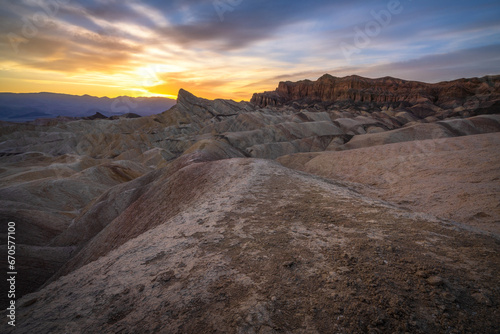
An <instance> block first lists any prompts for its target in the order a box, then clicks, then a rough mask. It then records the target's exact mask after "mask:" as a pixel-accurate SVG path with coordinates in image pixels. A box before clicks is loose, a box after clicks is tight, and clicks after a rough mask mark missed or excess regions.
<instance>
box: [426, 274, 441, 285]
mask: <svg viewBox="0 0 500 334" xmlns="http://www.w3.org/2000/svg"><path fill="white" fill-rule="evenodd" d="M427 283H429V284H430V285H433V286H438V285H441V284H443V279H442V278H441V277H439V276H431V277H429V278H428V279H427Z"/></svg>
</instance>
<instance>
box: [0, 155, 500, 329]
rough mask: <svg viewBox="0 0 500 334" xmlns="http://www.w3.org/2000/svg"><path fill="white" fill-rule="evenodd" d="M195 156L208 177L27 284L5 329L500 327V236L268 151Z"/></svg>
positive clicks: (197, 165) (196, 165) (201, 169)
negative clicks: (204, 159) (188, 200)
mask: <svg viewBox="0 0 500 334" xmlns="http://www.w3.org/2000/svg"><path fill="white" fill-rule="evenodd" d="M187 168H196V170H197V173H203V175H204V181H203V183H204V184H205V186H209V187H208V188H207V187H205V189H214V190H212V191H207V192H206V193H205V194H204V195H203V196H201V197H200V198H199V199H197V201H196V203H194V204H193V205H191V206H190V207H189V208H186V209H184V210H183V211H182V212H180V213H179V214H177V215H175V216H174V217H173V218H170V219H169V220H168V221H164V222H163V223H162V224H160V225H159V226H157V227H155V228H153V229H151V230H149V231H147V232H145V233H143V234H141V235H140V236H138V237H136V238H133V239H131V240H128V241H127V242H125V243H124V244H123V245H121V246H120V247H118V248H116V249H114V250H113V251H111V252H109V253H108V254H106V255H104V256H102V257H100V258H99V259H98V260H96V261H94V262H91V263H89V264H87V265H85V266H83V267H81V268H80V269H78V270H76V271H74V272H72V273H70V274H68V275H67V276H64V277H61V278H60V279H58V280H57V281H55V282H53V283H51V284H49V285H48V286H46V287H45V288H43V289H42V290H40V291H38V292H35V293H32V294H29V295H27V296H25V297H23V298H22V299H21V300H20V301H19V304H20V305H22V306H21V307H20V308H19V309H18V318H17V319H18V320H17V321H18V326H17V328H16V330H11V329H10V330H7V331H3V330H2V331H3V332H7V333H49V332H50V333H95V332H106V333H211V332H213V333H405V332H408V333H499V332H500V330H499V328H500V321H499V319H500V311H499V300H500V284H499V283H500V280H499V277H498V272H499V271H500V241H499V239H498V238H495V237H494V236H491V235H486V234H482V233H476V232H473V231H469V230H465V229H463V228H461V227H460V226H458V225H454V224H451V223H449V222H446V221H442V220H439V219H437V218H433V217H432V216H430V215H424V214H415V213H412V212H411V211H409V210H405V209H401V208H397V207H395V206H393V205H392V204H389V203H387V202H383V201H380V200H374V199H370V198H367V197H364V195H361V194H359V193H357V192H356V191H354V190H353V189H349V188H347V187H345V185H343V184H340V183H337V182H335V181H331V180H327V179H322V178H320V177H316V176H311V175H308V174H305V173H301V172H297V171H293V170H291V169H288V168H284V167H282V166H281V165H279V164H277V163H273V162H269V161H264V160H253V159H232V160H222V161H216V162H210V163H199V164H195V165H193V166H191V167H187ZM193 186H196V185H193ZM178 191H182V189H178ZM139 223H140V221H137V222H134V221H131V224H139Z"/></svg>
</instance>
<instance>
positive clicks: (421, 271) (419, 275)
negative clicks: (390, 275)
mask: <svg viewBox="0 0 500 334" xmlns="http://www.w3.org/2000/svg"><path fill="white" fill-rule="evenodd" d="M415 276H418V277H422V278H427V277H428V276H429V275H428V274H427V273H426V272H425V271H423V270H419V271H417V272H416V273H415Z"/></svg>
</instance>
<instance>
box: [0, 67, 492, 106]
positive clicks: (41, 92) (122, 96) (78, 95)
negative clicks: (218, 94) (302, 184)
mask: <svg viewBox="0 0 500 334" xmlns="http://www.w3.org/2000/svg"><path fill="white" fill-rule="evenodd" d="M325 75H331V76H333V77H336V76H335V75H332V74H330V73H324V74H323V75H321V76H319V77H318V78H315V79H298V80H297V81H306V80H309V81H313V82H314V81H317V80H319V79H320V78H321V77H322V76H325ZM351 76H358V77H361V78H365V79H369V80H378V79H383V78H393V79H398V80H404V81H415V82H422V83H425V84H439V83H444V82H453V81H457V80H462V79H474V78H478V79H481V78H484V77H495V76H500V74H486V75H484V76H481V77H469V78H466V77H461V78H456V79H451V80H444V81H436V82H426V81H419V80H407V79H404V78H397V77H393V76H383V77H375V78H370V77H364V76H359V75H356V74H352V75H346V76H342V77H337V78H340V79H344V78H348V77H351ZM297 81H295V82H297ZM280 82H288V81H279V82H277V83H276V87H277V86H278V84H279V83H280ZM180 90H186V89H184V88H182V87H181V88H179V91H180ZM274 90H276V88H275V89H273V90H271V91H274ZM186 91H188V90H186ZM188 92H189V93H192V92H190V91H188ZM265 92H268V91H262V92H253V93H251V94H255V93H265ZM0 94H54V95H68V96H76V97H92V98H98V99H103V98H107V99H111V100H113V99H119V98H161V99H169V100H175V101H177V98H178V95H175V96H173V97H165V96H130V95H119V96H113V97H109V96H97V95H90V94H68V93H58V92H47V91H40V92H25V93H16V92H2V91H0ZM193 95H195V96H196V97H200V98H204V97H203V96H197V95H196V94H193ZM213 99H222V100H232V99H229V98H213ZM250 100H251V99H250V98H249V99H248V100H240V101H246V102H249V101H250ZM234 101H236V102H238V100H234Z"/></svg>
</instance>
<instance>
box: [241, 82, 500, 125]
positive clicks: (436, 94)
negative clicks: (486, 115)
mask: <svg viewBox="0 0 500 334" xmlns="http://www.w3.org/2000/svg"><path fill="white" fill-rule="evenodd" d="M498 100H500V75H492V76H485V77H482V78H469V79H457V80H453V81H443V82H439V83H425V82H420V81H408V80H403V79H398V78H393V77H388V76H386V77H382V78H376V79H370V78H365V77H361V76H357V75H351V76H346V77H335V76H332V75H330V74H325V75H323V76H321V77H320V78H318V80H316V81H311V80H301V81H297V82H292V81H281V82H280V83H279V84H278V87H277V88H276V90H274V91H268V92H263V93H255V94H254V95H253V96H252V99H251V102H252V103H254V104H256V105H258V106H260V107H265V106H268V105H270V106H280V105H290V104H292V103H293V102H296V101H299V102H309V103H312V102H330V103H332V104H333V103H338V102H355V103H369V104H373V105H376V106H392V107H395V106H397V105H400V104H401V103H404V104H406V107H413V106H417V105H420V106H422V105H425V108H426V109H432V107H437V108H441V109H446V110H455V109H458V108H463V109H464V110H470V109H473V106H471V104H480V105H481V106H488V103H490V102H492V101H495V102H497V101H498ZM474 107H477V106H474ZM488 107H489V106H488ZM498 110H499V109H498V106H496V107H495V112H494V113H496V112H498ZM460 111H463V110H460ZM426 113H428V114H432V113H430V112H426ZM427 116H428V115H427ZM425 117H426V116H425ZM425 117H423V118H425Z"/></svg>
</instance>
